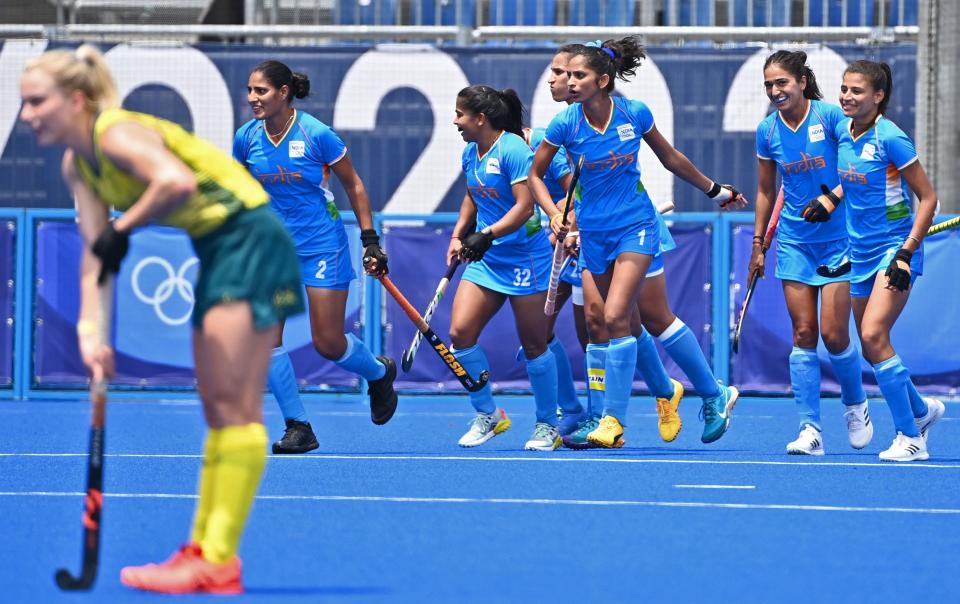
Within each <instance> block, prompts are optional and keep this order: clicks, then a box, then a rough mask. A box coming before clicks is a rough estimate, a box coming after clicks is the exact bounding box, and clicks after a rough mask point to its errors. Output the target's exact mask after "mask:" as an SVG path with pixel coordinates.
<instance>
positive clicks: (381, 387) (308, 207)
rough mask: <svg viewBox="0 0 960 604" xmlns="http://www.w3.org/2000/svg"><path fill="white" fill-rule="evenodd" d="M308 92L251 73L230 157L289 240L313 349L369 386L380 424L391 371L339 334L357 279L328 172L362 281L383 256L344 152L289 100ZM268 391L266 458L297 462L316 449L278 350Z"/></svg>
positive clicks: (267, 68)
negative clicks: (249, 113) (337, 188)
mask: <svg viewBox="0 0 960 604" xmlns="http://www.w3.org/2000/svg"><path fill="white" fill-rule="evenodd" d="M309 92H310V81H309V79H308V78H307V76H305V75H304V74H299V73H297V74H294V73H292V72H291V71H290V68H289V67H287V66H286V65H284V64H283V63H280V62H278V61H265V62H263V63H261V64H259V65H257V66H256V67H255V68H254V69H253V71H252V72H251V73H250V79H249V82H248V85H247V101H248V103H249V104H250V106H251V108H252V109H253V114H254V119H252V120H250V121H249V122H247V123H246V124H244V125H243V126H241V127H240V129H239V130H238V131H237V134H236V137H235V138H234V143H233V155H234V157H235V158H236V159H237V161H239V162H240V163H242V164H243V165H244V166H246V167H247V169H248V170H249V171H250V173H251V174H253V176H254V177H256V179H257V180H258V181H259V182H260V184H261V185H263V187H264V188H265V189H266V190H267V192H268V193H269V194H270V207H271V208H272V209H273V210H274V211H275V212H276V213H277V215H278V216H280V218H281V219H282V220H283V223H284V225H285V226H286V228H287V230H288V231H289V233H290V235H291V236H292V237H293V240H294V243H295V245H296V249H297V256H298V258H299V260H300V266H301V271H302V275H303V282H304V284H305V285H306V288H307V299H308V302H309V307H310V326H311V331H312V335H313V343H314V347H315V348H316V349H317V352H319V353H320V354H321V355H322V356H323V357H324V358H327V359H330V360H332V361H334V362H335V363H336V364H337V365H339V366H340V367H342V368H344V369H346V370H347V371H351V372H353V373H356V374H358V375H360V376H361V377H363V378H364V379H365V380H367V382H368V385H369V393H370V405H371V406H370V412H371V419H372V420H373V422H374V423H375V424H384V423H386V422H387V421H389V420H390V418H391V417H392V416H393V413H394V411H395V410H396V407H397V395H396V392H394V390H393V380H394V378H395V377H396V374H397V370H396V365H395V364H394V361H393V360H392V359H390V358H389V357H385V356H381V357H375V356H374V355H373V354H372V353H371V352H370V350H369V349H368V348H367V346H366V344H364V342H363V341H362V340H360V339H358V338H357V337H355V336H354V335H353V334H349V333H348V334H344V312H345V309H346V301H347V293H348V292H347V290H348V288H349V285H350V282H351V281H352V280H353V279H355V278H356V274H355V273H354V271H353V267H352V265H351V263H350V248H349V246H348V243H347V235H346V231H345V230H344V227H343V221H342V220H341V219H340V214H339V212H338V211H337V207H336V205H335V204H334V202H333V194H332V193H331V192H330V188H329V178H330V171H331V170H332V171H333V172H334V173H335V174H336V175H337V178H339V179H340V182H341V184H343V186H344V189H346V191H347V195H348V196H349V198H350V204H351V206H352V207H353V209H354V212H355V213H356V216H357V222H358V224H359V225H360V228H361V241H362V244H363V245H364V248H365V251H364V267H365V268H366V269H367V272H368V273H370V274H372V275H377V274H385V273H386V270H387V257H386V254H384V252H383V250H382V249H381V248H380V244H379V237H378V236H377V233H376V231H375V230H374V229H373V218H372V215H371V211H370V201H369V199H368V197H367V193H366V190H365V188H364V186H363V182H362V181H361V180H360V177H359V176H358V175H357V173H356V171H355V170H354V168H353V164H352V162H351V161H350V158H349V156H348V155H347V148H346V145H344V144H343V141H342V140H340V137H338V136H337V134H336V133H335V132H334V131H333V130H332V129H330V127H329V126H327V125H326V124H324V123H322V122H321V121H319V120H318V119H316V118H315V117H313V116H312V115H310V114H307V113H304V112H302V111H298V110H297V109H295V108H293V106H292V102H293V99H294V98H303V97H305V96H307V94H308V93H309ZM281 331H282V330H281ZM267 382H268V385H269V387H270V390H271V391H272V392H273V395H274V396H275V397H276V399H277V402H278V403H279V405H280V410H281V412H282V413H283V418H284V420H285V422H286V426H287V429H286V432H285V434H284V437H283V438H282V439H281V440H280V441H278V442H276V443H274V445H273V452H274V453H304V452H306V451H310V450H312V449H315V448H317V446H318V443H317V440H316V437H315V436H314V433H313V429H312V427H311V426H310V423H309V422H308V421H307V414H306V411H305V410H304V408H303V403H302V402H301V400H300V394H299V389H298V386H297V381H296V377H295V375H294V372H293V365H292V363H291V362H290V356H289V355H288V353H287V351H286V349H285V348H284V347H283V342H282V341H280V342H277V346H276V348H274V351H273V358H272V360H271V364H270V372H269V375H268V380H267Z"/></svg>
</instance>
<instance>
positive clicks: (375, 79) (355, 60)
mask: <svg viewBox="0 0 960 604" xmlns="http://www.w3.org/2000/svg"><path fill="white" fill-rule="evenodd" d="M608 4H609V5H610V6H611V7H614V6H620V5H622V4H623V3H622V2H614V1H613V0H591V6H594V7H597V6H600V5H604V6H606V5H608ZM528 5H529V6H532V4H531V3H529V2H527V3H525V4H524V7H525V8H524V10H526V7H527V6H528ZM445 6H448V7H449V6H452V5H451V4H450V3H447V4H446V5H445ZM518 6H519V4H518ZM591 10H593V9H591ZM428 12H429V11H428ZM590 14H594V13H590ZM596 14H599V13H596ZM608 14H611V15H612V14H614V12H613V8H611V9H610V11H608ZM50 46H63V44H59V43H51V44H50ZM11 48H12V50H10V49H11ZM41 50H42V48H41V47H39V46H38V47H26V48H23V47H17V46H16V44H15V43H14V42H7V43H6V44H4V45H3V46H0V63H3V61H5V60H6V58H7V57H6V55H7V53H8V52H10V53H13V54H14V55H16V53H20V54H21V56H22V55H23V54H24V53H27V54H29V53H31V52H36V53H39V52H40V51H41ZM104 50H106V51H107V52H106V58H107V60H108V63H109V64H110V65H111V67H112V68H113V70H114V74H115V76H116V78H117V79H118V81H119V82H120V83H121V84H122V85H121V89H123V90H129V91H131V92H130V93H129V94H128V95H127V96H126V98H125V99H124V106H125V107H127V108H129V109H134V110H140V111H147V112H150V113H155V114H157V115H159V116H161V117H165V118H169V119H172V120H174V121H177V122H178V123H181V124H183V125H184V126H185V127H188V128H190V129H192V130H194V131H196V132H197V133H198V134H200V135H201V136H204V137H206V138H208V139H210V140H212V141H213V142H214V143H215V144H217V145H218V146H220V147H221V148H223V149H230V148H231V146H232V141H233V135H234V132H235V131H236V129H237V128H238V127H239V126H241V125H242V124H244V123H245V122H247V121H248V120H249V119H251V117H252V116H251V113H250V108H249V106H248V105H247V103H246V85H247V79H248V77H249V70H250V69H251V67H252V66H254V65H256V64H257V63H258V62H260V61H262V60H264V59H268V58H269V59H277V60H281V61H283V62H285V63H287V64H289V65H290V66H291V67H292V68H293V69H295V70H297V71H302V72H304V73H306V74H307V75H308V76H309V77H310V80H311V94H310V96H309V97H307V98H305V99H300V100H297V102H296V106H297V107H298V108H299V109H301V110H304V111H307V112H309V113H311V114H313V115H314V116H316V117H317V118H318V119H320V120H322V121H323V122H325V123H327V124H329V125H331V126H333V128H334V129H335V130H336V131H337V132H338V134H340V136H341V137H342V138H343V140H344V142H345V143H346V144H347V146H348V147H349V149H350V157H351V159H352V161H353V163H354V165H355V166H356V167H357V171H358V173H359V174H360V176H361V177H362V178H363V179H364V185H365V186H366V189H367V191H368V192H369V194H370V199H371V205H372V206H373V209H374V210H375V211H377V212H382V211H385V212H387V213H416V214H430V213H433V212H436V211H456V210H457V209H458V208H459V206H460V202H461V201H462V200H463V177H462V175H461V173H460V156H461V153H462V151H463V147H464V143H463V140H462V138H461V137H460V136H459V135H458V133H457V131H456V128H455V127H454V126H453V125H452V123H451V119H452V118H451V116H452V115H453V111H454V106H455V100H456V95H457V92H458V91H459V90H460V89H461V88H462V87H464V86H466V85H468V84H471V83H472V84H489V85H491V86H495V87H497V88H507V87H509V88H513V89H515V90H516V91H517V92H518V94H519V96H520V99H521V100H522V101H523V103H524V104H525V105H526V106H527V107H528V108H529V109H530V111H529V120H530V123H531V124H532V125H534V126H537V127H541V126H546V125H547V124H548V123H549V121H550V119H551V118H552V117H553V115H554V114H555V113H556V112H557V111H559V110H560V109H561V108H562V106H563V105H562V104H558V103H554V102H553V101H552V100H551V98H550V95H549V90H548V88H547V83H546V75H547V68H548V65H549V63H550V60H551V57H552V54H551V53H552V51H551V49H549V48H543V47H542V46H540V47H536V48H532V47H524V46H514V45H511V46H509V47H499V48H482V47H481V48H443V49H437V48H429V47H428V48H424V47H420V46H411V45H393V46H391V45H382V46H378V47H375V48H370V47H366V46H359V45H353V46H348V45H335V46H324V47H286V46H284V47H275V46H242V47H234V46H229V45H201V46H197V47H149V48H144V47H142V46H141V45H136V46H133V45H117V46H113V47H109V46H104ZM808 50H809V53H810V61H811V65H812V66H813V67H814V69H815V70H816V73H817V80H818V82H820V85H821V87H822V89H823V92H824V96H825V99H826V100H827V101H828V102H836V101H837V96H838V90H839V82H840V78H841V74H842V72H843V69H844V67H845V66H846V62H847V61H851V60H854V59H859V58H864V57H866V58H871V59H876V60H884V61H887V62H889V63H890V64H891V65H892V66H893V73H894V89H895V90H897V94H895V95H894V96H893V100H892V102H891V105H890V107H889V108H888V111H887V115H888V116H889V117H890V119H892V120H893V121H895V122H896V123H897V124H898V125H899V126H901V127H902V128H904V129H905V130H906V131H907V133H908V134H913V127H914V123H915V119H914V113H915V112H914V105H915V102H914V99H915V96H916V93H915V88H916V87H915V86H914V85H913V84H914V83H915V82H916V74H917V70H916V45H913V44H902V45H889V46H888V45H879V46H870V47H869V48H864V47H859V46H843V45H836V46H835V45H830V46H819V47H816V48H809V49H808ZM768 52H769V49H767V48H765V47H764V48H757V47H748V46H732V47H729V48H727V47H724V48H714V47H712V46H711V47H700V46H697V45H688V46H685V47H681V48H678V47H662V46H661V47H652V48H649V49H648V59H647V60H645V61H644V63H643V66H642V67H641V68H640V69H639V70H638V71H637V76H636V78H634V80H633V81H631V82H629V83H627V82H618V83H617V91H618V92H620V93H622V94H625V95H628V96H632V97H634V98H637V99H639V100H642V101H644V102H646V103H647V104H648V106H649V107H650V109H651V111H652V113H653V116H654V118H655V120H656V123H657V127H658V129H659V131H660V132H661V133H662V134H663V135H664V136H665V137H666V138H667V140H668V141H670V142H672V143H673V144H674V146H675V147H676V148H677V149H679V150H680V151H682V152H683V153H684V154H685V155H686V156H687V157H689V158H690V159H691V161H693V163H694V164H695V165H696V166H697V167H698V168H700V169H701V170H702V171H703V172H704V173H705V174H707V175H708V176H710V177H711V178H715V179H717V180H720V181H721V182H730V183H734V184H736V185H737V186H738V187H740V188H741V190H747V191H749V189H750V188H751V187H752V186H753V183H755V182H756V178H757V177H756V169H757V161H756V159H755V138H756V135H755V130H756V127H757V124H759V123H760V121H761V120H763V118H764V117H765V115H766V114H767V113H768V112H769V110H770V106H769V102H768V100H767V98H766V96H765V95H764V93H763V90H762V79H763V74H762V64H763V58H764V57H765V56H766V54H767V53H768ZM16 60H20V59H16ZM143 65H151V66H156V68H155V69H143V67H142V66H143ZM156 73H164V74H167V75H166V76H165V77H171V78H172V81H169V82H167V83H165V84H164V85H161V84H159V83H158V82H157V81H156ZM170 74H180V75H178V76H177V77H173V76H171V75H170ZM3 119H6V120H8V121H7V122H6V123H4V124H0V148H2V155H0V206H10V207H46V208H72V207H73V201H72V197H71V195H69V194H68V193H67V191H66V189H65V187H64V186H63V183H62V179H61V178H60V177H59V173H60V170H59V168H60V158H61V156H62V150H61V149H60V148H41V147H38V146H37V144H36V142H35V140H34V136H33V134H32V132H31V131H30V129H29V128H28V127H27V126H26V125H25V124H19V125H16V124H15V123H14V122H15V121H16V113H15V112H14V113H13V114H11V115H4V116H0V120H3ZM5 127H9V128H5ZM8 131H9V134H8V135H7V134H4V133H6V132H8ZM5 137H6V138H5ZM640 158H641V159H640V161H641V164H642V168H643V180H644V185H645V187H646V188H647V190H648V191H650V193H651V196H653V198H654V201H656V202H658V203H659V202H663V201H666V200H668V199H669V200H672V201H674V202H675V203H676V206H677V208H678V209H680V210H682V211H709V212H712V211H713V210H714V209H715V208H713V207H712V202H711V201H710V200H709V199H707V198H706V197H705V196H704V195H702V194H701V193H700V192H698V191H697V190H696V189H695V188H693V187H691V186H689V185H688V184H686V183H684V182H682V181H681V179H679V178H675V177H674V176H673V175H672V174H671V173H669V172H668V171H667V170H666V169H664V168H662V167H661V166H660V165H659V162H657V160H656V159H655V158H654V157H653V154H652V152H650V151H649V149H648V148H647V146H646V145H643V146H642V148H641V152H640ZM332 190H333V192H334V194H335V198H336V203H337V204H338V205H339V207H340V208H341V209H342V210H346V209H347V208H348V207H349V202H348V199H347V196H346V195H345V194H344V192H343V189H342V187H341V186H340V183H339V182H338V181H337V179H333V183H332Z"/></svg>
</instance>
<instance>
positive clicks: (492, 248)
mask: <svg viewBox="0 0 960 604" xmlns="http://www.w3.org/2000/svg"><path fill="white" fill-rule="evenodd" d="M522 119H523V105H522V104H521V103H520V99H519V98H518V97H517V94H516V92H514V91H513V90H504V91H499V90H496V89H493V88H491V87H489V86H469V87H467V88H464V89H463V90H461V91H460V93H459V94H458V95H457V105H456V117H455V118H454V125H455V126H456V127H457V129H458V130H459V131H460V133H461V135H462V136H463V140H464V141H466V142H467V147H466V149H464V151H463V161H462V165H463V172H464V174H465V175H466V178H467V193H466V195H464V198H463V204H462V205H461V207H460V216H459V218H458V219H457V223H456V225H455V226H454V230H453V237H452V239H451V240H450V246H449V248H448V250H447V262H448V264H449V262H451V261H452V260H453V259H454V258H455V257H456V256H460V257H461V258H462V259H464V260H468V261H470V264H469V265H468V266H467V268H466V270H464V272H463V277H462V279H461V281H460V285H459V286H458V287H457V294H456V297H455V298H454V300H453V311H452V316H451V321H450V339H451V341H452V343H453V347H454V355H455V356H456V357H457V360H459V361H460V363H461V364H462V365H463V367H464V369H466V370H467V372H468V373H469V374H470V375H480V373H481V372H482V371H485V370H488V369H489V362H488V361H487V357H486V355H485V354H484V352H483V350H482V349H481V348H480V346H479V345H478V344H477V340H478V338H479V336H480V332H481V331H482V330H483V328H484V326H485V325H486V324H487V323H488V322H489V321H490V319H491V318H492V317H493V315H494V314H496V312H497V311H498V310H500V308H501V307H502V306H503V304H504V302H506V301H507V300H509V301H510V306H511V308H512V309H513V314H514V319H515V321H516V325H517V334H518V335H519V337H520V343H521V345H522V346H523V352H524V356H525V359H526V363H527V375H528V376H529V378H530V386H531V388H532V389H533V396H534V400H535V402H536V425H535V427H534V430H533V434H532V436H531V437H530V439H529V440H528V441H527V443H526V445H525V446H524V448H526V449H528V450H537V451H552V450H554V449H556V448H557V447H558V446H560V442H561V441H560V433H559V430H558V428H557V415H556V406H557V402H558V401H557V360H556V357H555V355H554V352H553V350H551V348H550V347H549V346H548V345H547V333H548V332H547V318H546V316H545V315H544V313H543V304H544V302H545V300H546V290H547V286H548V280H549V277H550V265H551V262H552V256H553V254H552V250H551V248H550V243H549V241H548V239H547V236H546V234H545V233H544V232H543V230H542V229H541V227H540V221H539V219H537V220H534V221H530V219H531V218H533V217H534V216H535V215H536V211H535V208H534V205H533V199H532V197H531V195H530V191H529V189H528V188H527V186H526V180H527V172H528V171H529V169H530V161H531V159H532V157H533V154H532V152H531V150H530V147H529V146H527V143H526V141H524V139H523V127H522ZM474 223H476V228H474V227H473V226H472V225H473V224H474ZM470 402H471V403H472V404H473V407H474V409H475V410H476V411H477V415H476V417H475V418H474V420H473V421H472V423H471V425H470V429H469V430H468V431H467V432H466V434H464V435H463V436H462V437H461V438H460V441H459V444H460V446H462V447H476V446H478V445H481V444H483V443H485V442H487V441H488V440H490V439H491V438H493V437H494V436H496V435H497V434H501V433H503V432H504V431H506V430H507V429H508V428H509V427H510V419H509V418H508V417H507V415H506V413H505V412H504V411H503V409H498V408H497V407H496V405H495V404H494V402H493V395H492V393H491V388H490V385H489V384H488V385H487V386H485V387H484V388H483V389H481V390H480V391H478V392H471V393H470ZM561 402H562V403H564V404H566V405H568V406H567V408H564V409H563V412H564V414H565V415H570V416H576V415H580V414H581V413H582V412H583V409H582V407H581V406H580V403H579V401H577V400H576V399H575V398H574V399H573V400H572V401H561Z"/></svg>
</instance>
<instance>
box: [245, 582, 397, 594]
mask: <svg viewBox="0 0 960 604" xmlns="http://www.w3.org/2000/svg"><path fill="white" fill-rule="evenodd" d="M243 593H245V594H247V595H268V596H380V595H387V594H389V593H391V591H390V590H389V589H387V588H386V587H349V586H337V585H327V586H319V587H270V586H261V587H247V586H244V588H243Z"/></svg>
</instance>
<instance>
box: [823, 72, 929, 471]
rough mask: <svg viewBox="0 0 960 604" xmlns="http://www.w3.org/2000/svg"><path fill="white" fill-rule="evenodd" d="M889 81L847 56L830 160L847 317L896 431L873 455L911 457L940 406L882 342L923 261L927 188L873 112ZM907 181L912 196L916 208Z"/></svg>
mask: <svg viewBox="0 0 960 604" xmlns="http://www.w3.org/2000/svg"><path fill="white" fill-rule="evenodd" d="M892 83H893V77H892V74H891V72H890V67H889V66H888V65H887V64H886V63H875V62H872V61H855V62H853V63H851V64H850V65H849V66H848V67H847V69H846V71H845V72H844V75H843V84H842V86H841V88H840V106H841V107H842V108H843V113H844V115H845V116H846V117H847V118H849V119H846V120H843V121H842V122H840V124H838V125H837V137H838V139H839V146H838V150H837V169H838V174H839V176H840V186H841V187H842V188H843V193H844V203H845V204H846V205H847V213H846V218H847V221H846V222H847V232H848V235H849V238H850V257H851V261H852V265H853V268H852V271H851V281H852V284H851V293H852V295H853V312H854V317H855V318H856V321H857V326H858V328H859V330H858V331H859V333H860V342H861V345H862V346H863V354H864V356H865V357H866V359H867V360H868V361H870V363H871V364H872V365H873V371H874V375H875V376H876V378H877V384H878V385H879V386H880V391H881V392H882V393H883V396H884V398H885V399H886V400H887V405H888V406H889V407H890V412H891V414H892V415H893V422H894V425H895V426H896V431H897V434H896V436H895V437H894V439H893V443H892V444H891V446H890V448H888V449H887V450H885V451H883V452H882V453H880V459H881V460H884V461H914V460H924V459H928V458H929V453H928V452H927V433H928V430H929V429H930V427H931V426H933V425H934V424H935V423H936V422H937V421H938V420H939V419H940V418H941V417H942V416H943V413H944V406H943V403H941V402H940V401H938V400H937V399H933V398H926V399H925V398H923V397H921V396H920V394H919V392H917V389H916V387H915V386H914V385H913V382H912V381H911V380H910V372H909V371H908V370H907V368H906V367H905V366H904V365H903V362H902V361H901V360H900V357H899V356H898V355H897V353H896V351H895V350H894V349H893V346H892V345H891V342H890V330H891V329H892V328H893V325H894V323H895V322H896V320H897V317H899V316H900V313H901V312H902V311H903V309H904V307H905V306H906V303H907V299H908V298H909V295H910V288H911V285H912V284H913V282H914V280H916V278H917V276H918V275H919V274H920V273H921V272H922V270H923V237H924V236H925V235H926V233H927V229H928V228H929V227H930V224H931V223H932V222H933V215H934V212H935V211H936V206H937V195H936V192H935V191H934V189H933V186H932V185H931V184H930V180H929V179H928V178H927V175H926V172H924V170H923V166H921V165H920V160H919V158H918V157H917V152H916V149H915V147H914V145H913V142H912V141H911V140H910V138H909V137H908V136H907V135H906V134H904V132H903V131H902V130H901V129H900V128H898V127H897V125H896V124H894V123H893V122H891V121H890V120H888V119H887V118H886V117H884V115H883V113H884V110H885V109H886V106H887V103H889V102H890V94H891V92H892ZM907 187H909V189H908V188H907ZM909 191H912V192H913V193H914V194H916V196H917V197H918V198H919V205H918V206H917V208H918V209H917V214H916V216H914V215H913V213H912V211H911V198H910V194H909Z"/></svg>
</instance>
